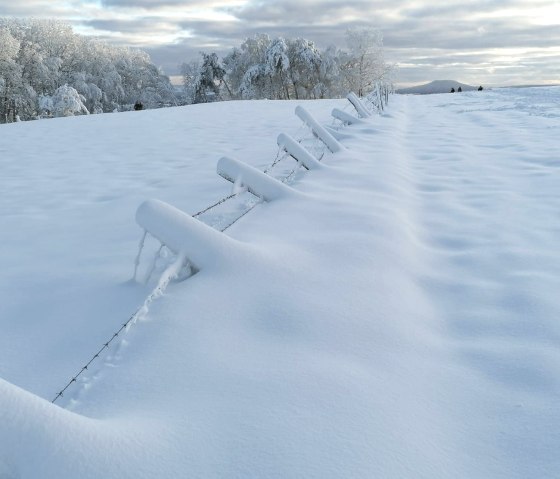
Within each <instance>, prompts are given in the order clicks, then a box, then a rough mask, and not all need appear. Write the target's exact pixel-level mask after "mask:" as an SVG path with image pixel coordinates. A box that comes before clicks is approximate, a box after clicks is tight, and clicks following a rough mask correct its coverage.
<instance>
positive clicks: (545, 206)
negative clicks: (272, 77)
mask: <svg viewBox="0 0 560 479" xmlns="http://www.w3.org/2000/svg"><path fill="white" fill-rule="evenodd" d="M346 103H347V102H345V101H342V100H329V101H312V102H272V101H251V102H249V101H247V102H227V103H215V104H208V105H196V106H188V107H182V108H174V109H166V110H157V111H142V112H131V113H122V114H106V115H99V116H90V117H77V118H65V119H56V120H48V121H39V122H28V123H18V124H9V125H2V126H1V127H0V191H1V198H2V200H1V202H0V235H1V236H0V239H1V245H2V247H1V248H0V264H1V267H2V275H1V276H0V305H1V306H0V333H1V334H0V378H1V379H0V478H2V479H5V478H10V479H12V478H37V477H42V478H55V477H57V478H59V477H69V478H70V477H81V478H83V479H84V478H99V477H106V478H112V477H115V478H117V477H118V478H125V477H126V478H128V477H130V478H152V477H192V478H218V477H220V478H223V477H232V478H233V477H255V478H262V477H267V478H272V477H278V478H297V477H302V478H312V477H315V478H341V477H352V478H365V477H368V478H369V477H380V478H405V477H406V478H407V477H414V478H430V479H433V478H449V477H455V478H474V477H480V478H529V477H531V478H533V477H539V478H552V477H558V476H559V475H560V459H559V456H558V454H557V452H558V450H559V449H560V400H559V398H560V348H559V345H560V341H559V340H560V321H559V318H560V295H559V294H558V291H559V290H560V253H559V250H558V243H559V240H560V189H559V187H558V186H559V185H560V152H559V148H558V145H559V143H558V138H559V137H560V88H557V87H551V88H534V89H503V90H494V91H483V92H469V93H463V94H460V95H458V94H455V95H450V94H444V95H433V96H422V97H418V96H398V95H397V96H393V97H392V98H391V100H390V105H389V108H388V110H387V113H386V114H385V115H383V116H375V117H372V118H371V119H369V120H367V121H365V122H364V123H363V124H360V125H355V126H351V127H347V128H345V129H344V130H343V131H344V132H345V133H347V134H348V135H349V136H348V138H346V139H344V140H342V143H343V145H344V146H345V147H346V148H347V150H346V151H343V152H339V153H336V154H331V153H329V152H326V153H325V155H324V156H323V158H322V163H323V164H324V168H321V169H319V170H313V171H304V170H300V171H299V172H297V174H296V175H295V176H294V177H293V178H292V180H291V181H290V182H289V183H290V184H291V186H292V187H293V188H294V190H295V191H296V194H294V195H287V196H286V197H283V198H281V199H278V200H275V201H272V202H269V203H260V204H258V205H257V206H255V207H254V208H253V209H252V210H251V211H250V213H248V214H247V215H245V216H244V217H243V218H242V219H241V220H239V221H238V222H237V223H235V224H234V225H233V226H231V227H230V228H228V229H227V230H226V232H225V233H224V234H226V235H227V236H228V238H229V239H231V241H228V242H227V250H225V253H224V254H220V255H218V256H217V257H219V258H220V261H215V262H213V263H212V262H211V263H210V264H209V265H208V266H207V267H205V268H201V270H200V271H199V272H198V273H196V274H195V275H194V276H192V277H191V278H189V279H187V280H185V281H182V282H173V283H171V284H170V285H169V287H168V288H167V289H166V290H165V293H164V295H163V296H162V297H160V298H158V299H156V300H155V301H153V302H152V303H151V305H150V307H149V310H148V311H147V313H144V314H142V315H141V317H140V320H139V321H137V322H135V323H134V324H132V325H131V326H130V328H129V329H128V331H127V332H123V333H121V334H120V335H119V337H118V338H117V339H116V340H115V341H113V342H112V343H111V345H110V347H109V348H108V349H109V351H108V352H104V354H103V355H102V356H101V357H100V358H99V359H98V360H96V361H94V362H93V363H92V364H91V365H90V366H89V367H88V369H87V370H86V371H84V373H83V374H82V375H81V376H80V377H79V379H78V380H77V381H76V383H74V384H72V385H71V386H70V387H69V388H68V389H67V390H66V391H65V394H64V396H63V397H61V398H60V399H59V400H58V401H57V403H56V404H54V405H53V404H51V402H50V401H51V400H52V399H53V397H54V396H55V395H56V394H57V392H58V391H60V390H61V388H62V387H64V385H65V384H66V383H67V382H68V380H69V379H71V378H72V377H73V376H74V375H75V374H76V373H77V372H79V371H80V369H81V367H82V366H83V365H84V364H85V363H86V362H87V361H88V360H89V359H90V358H91V357H92V355H93V354H95V352H96V351H97V350H98V349H99V347H100V346H101V345H103V343H104V342H106V341H107V340H108V339H110V338H111V337H112V334H113V333H114V332H115V331H117V330H118V329H119V328H120V327H121V325H122V324H123V323H124V322H125V321H127V320H128V318H129V317H130V315H131V314H132V313H133V312H134V311H135V310H136V309H137V308H138V306H140V305H141V304H142V303H143V301H144V299H145V298H146V297H147V296H148V294H149V293H150V292H151V291H152V290H153V288H154V287H155V285H156V283H157V280H158V275H159V274H161V273H162V271H163V269H164V268H165V267H166V264H168V262H170V261H172V259H171V258H166V257H165V255H164V257H162V258H160V259H159V260H158V264H157V265H156V272H155V273H154V274H153V275H152V277H151V279H149V280H148V281H147V283H145V282H144V278H145V277H146V276H147V272H148V271H149V269H150V267H151V265H150V262H151V261H152V259H151V258H152V257H153V255H154V252H155V250H157V248H158V244H157V242H155V241H154V240H153V239H148V241H147V243H146V245H145V248H144V251H143V253H142V256H141V262H140V267H139V271H138V275H137V280H136V281H131V277H132V274H133V270H134V260H135V257H136V255H137V252H138V243H139V241H140V238H141V236H142V231H141V229H140V228H139V227H138V226H137V224H136V223H135V219H134V218H135V212H136V209H137V208H138V206H139V205H140V204H141V203H142V202H143V201H144V200H146V199H148V198H157V199H160V200H163V201H165V202H167V203H170V204H172V205H174V206H175V207H177V208H179V209H181V210H183V211H185V212H187V213H190V214H193V213H195V212H197V211H199V210H201V209H203V208H204V207H205V206H208V205H210V204H211V203H213V202H214V201H216V200H218V199H220V198H222V197H224V196H226V195H228V194H229V193H230V192H231V189H232V186H231V184H230V183H228V182H226V181H225V180H223V179H222V178H220V177H219V176H218V175H216V163H217V161H218V159H219V158H220V157H222V156H224V155H227V156H232V157H235V158H237V159H239V160H242V161H244V162H246V163H249V164H251V165H253V166H256V167H258V168H259V169H261V170H264V169H265V168H266V167H267V166H268V165H270V164H271V163H272V162H273V160H274V159H275V158H276V157H277V153H278V148H277V145H276V137H277V135H278V134H279V133H281V132H285V133H288V134H290V135H293V136H296V137H299V138H301V137H302V136H305V135H306V134H307V133H306V132H307V130H306V129H305V128H303V129H302V128H301V122H300V121H299V120H298V119H297V118H296V116H295V115H294V113H293V112H294V108H295V107H296V105H298V104H302V105H303V106H304V107H305V108H306V109H308V110H309V111H310V112H311V113H312V114H313V115H314V116H315V117H316V118H317V119H319V120H320V121H321V122H322V123H323V124H331V123H332V120H331V119H330V111H331V109H332V108H333V107H338V108H343V107H346V108H347V109H348V107H347V106H346ZM348 111H351V110H350V109H348ZM294 164H295V163H294V162H293V161H292V160H290V159H285V160H283V161H282V162H281V164H280V165H279V166H277V167H276V169H275V170H274V172H275V173H274V174H276V175H280V173H281V172H282V171H283V170H282V169H285V170H286V171H290V170H291V168H292V167H293V166H294ZM248 196H249V195H248V194H247V193H246V194H245V196H243V195H242V196H240V197H239V198H238V199H236V200H233V201H237V202H238V203H237V204H234V205H233V206H229V207H225V209H223V210H219V209H218V210H216V211H215V212H212V213H211V214H207V215H202V216H201V217H200V219H201V220H203V221H205V222H206V223H208V224H211V225H213V226H215V227H216V228H218V229H222V228H223V227H224V225H227V224H228V223H229V221H230V219H231V218H232V217H234V216H235V214H236V213H238V212H239V211H242V208H243V207H244V205H245V204H248V202H249V201H250V200H248V199H247V197H248ZM228 208H229V209H228ZM166 262H167V263H166Z"/></svg>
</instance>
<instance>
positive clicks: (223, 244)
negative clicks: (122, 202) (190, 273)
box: [136, 200, 238, 269]
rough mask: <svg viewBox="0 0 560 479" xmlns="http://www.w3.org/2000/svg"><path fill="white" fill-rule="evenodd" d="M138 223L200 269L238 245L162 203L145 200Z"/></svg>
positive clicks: (139, 208) (137, 219) (139, 212)
mask: <svg viewBox="0 0 560 479" xmlns="http://www.w3.org/2000/svg"><path fill="white" fill-rule="evenodd" d="M136 222H137V223H138V225H139V226H140V227H141V228H144V229H145V230H146V231H148V232H149V233H150V234H151V235H152V236H153V237H155V238H157V239H158V240H159V241H161V242H162V243H163V244H164V245H165V246H167V247H168V248H169V249H170V250H172V251H174V252H175V253H177V254H184V255H185V256H186V258H187V259H188V260H189V261H191V262H192V264H193V265H194V266H196V267H197V268H199V269H202V268H204V267H205V266H207V265H208V264H210V263H211V262H215V261H216V259H217V258H220V257H223V256H224V255H226V254H227V252H228V251H231V250H232V249H233V248H236V247H237V246H238V244H237V241H235V240H233V239H232V238H230V237H228V236H227V235H225V234H224V233H220V232H219V231H217V230H215V229H214V228H212V227H210V226H208V225H206V224H204V223H203V222H202V221H199V220H197V219H195V218H193V217H192V216H190V215H188V214H186V213H184V212H183V211H181V210H179V209H177V208H175V207H174V206H171V205H169V204H167V203H164V202H163V201H160V200H147V201H144V203H142V204H141V205H140V206H139V207H138V210H137V211H136Z"/></svg>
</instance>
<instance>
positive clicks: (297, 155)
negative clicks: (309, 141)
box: [277, 133, 323, 170]
mask: <svg viewBox="0 0 560 479" xmlns="http://www.w3.org/2000/svg"><path fill="white" fill-rule="evenodd" d="M277 143H278V146H279V147H280V148H282V149H283V150H286V151H287V152H288V154H289V155H290V156H292V157H293V158H294V159H296V160H297V161H301V164H302V165H303V166H305V167H306V168H307V169H308V170H315V169H318V168H321V167H322V166H323V165H321V163H319V161H318V160H317V158H315V157H314V156H313V155H312V154H311V153H309V151H307V150H306V149H305V148H304V147H303V146H302V145H300V144H299V143H298V142H297V141H296V140H294V139H293V138H292V137H291V136H289V135H286V134H285V133H280V134H279V135H278V140H277Z"/></svg>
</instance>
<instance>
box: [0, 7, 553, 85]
mask: <svg viewBox="0 0 560 479" xmlns="http://www.w3.org/2000/svg"><path fill="white" fill-rule="evenodd" d="M0 16H17V17H36V18H59V19H64V20H66V21H68V22H69V23H71V24H72V25H73V26H74V29H75V31H76V32H77V33H81V34H86V35H93V36H96V37H99V38H102V39H104V40H106V41H108V42H111V43H117V44H121V45H129V46H137V47H141V48H142V49H144V50H146V51H148V52H149V53H150V55H151V57H152V60H153V61H154V63H156V64H157V65H159V66H161V67H162V68H163V69H164V71H165V73H167V74H168V75H175V74H177V72H178V65H179V64H180V63H182V62H184V61H189V60H192V59H194V58H196V57H197V54H198V52H199V51H206V52H212V51H214V52H217V53H218V54H220V55H222V54H224V53H226V52H228V51H229V50H230V49H231V48H232V47H234V46H238V45H239V44H240V43H241V42H242V41H243V40H244V39H245V38H246V37H248V36H252V35H253V34H255V33H267V34H269V35H270V36H272V37H274V36H284V37H297V36H302V37H305V38H308V39H310V40H313V41H314V42H315V43H316V44H317V45H318V46H319V47H321V48H324V47H327V46H329V45H330V44H335V45H337V46H339V47H344V32H345V30H346V29H347V28H348V27H351V26H366V25H367V26H374V27H376V28H378V29H379V30H381V32H382V33H383V36H384V44H385V52H386V59H387V60H388V61H389V62H391V63H395V64H398V73H397V81H398V83H400V84H403V85H407V84H414V83H423V82H427V81H430V80H434V79H454V80H459V81H462V82H465V83H471V84H484V85H507V84H535V83H560V0H462V1H458V0H446V1H437V0H431V1H426V0H406V1H401V0H205V1H204V0H82V1H76V0H24V1H15V0H0Z"/></svg>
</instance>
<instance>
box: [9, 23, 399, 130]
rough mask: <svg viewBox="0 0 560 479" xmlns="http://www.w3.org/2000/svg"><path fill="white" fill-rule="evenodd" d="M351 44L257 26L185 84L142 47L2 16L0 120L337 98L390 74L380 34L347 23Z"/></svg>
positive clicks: (201, 63) (186, 71)
mask: <svg viewBox="0 0 560 479" xmlns="http://www.w3.org/2000/svg"><path fill="white" fill-rule="evenodd" d="M346 40H347V49H346V50H341V49H338V48H337V47H335V46H331V47H329V48H327V49H326V50H322V51H321V50H319V49H318V48H317V47H316V46H315V45H314V43H313V42H312V41H310V40H306V39H304V38H297V39H285V38H280V37H279V38H274V39H271V38H270V37H269V36H268V35H264V34H257V35H255V36H254V37H252V38H247V39H246V40H245V41H244V42H243V43H242V44H241V45H240V46H239V47H235V48H233V49H232V50H231V52H230V53H228V54H227V55H226V56H224V57H223V58H219V57H218V55H217V54H216V53H204V52H202V53H201V54H200V55H201V57H200V59H199V60H197V61H191V62H189V63H183V64H182V65H181V72H182V77H183V90H182V91H180V90H178V89H177V88H175V87H173V85H172V84H171V82H170V80H169V78H168V77H167V76H166V75H164V74H163V72H162V71H161V70H160V69H158V68H157V67H156V66H155V65H154V64H153V63H152V62H151V60H150V57H149V55H148V54H147V53H146V52H143V51H142V50H138V49H132V48H125V47H118V46H113V45H109V44H107V43H105V42H101V41H98V40H95V39H92V38H89V37H85V36H81V35H78V34H75V33H74V32H73V30H72V27H71V26H70V25H68V24H67V23H65V22H62V21H58V20H38V19H11V18H10V19H8V18H0V123H9V122H14V121H20V120H31V119H38V118H49V117H55V116H68V115H74V114H89V113H104V112H113V111H124V110H132V109H134V108H135V106H136V109H138V108H160V107H165V106H173V105H180V104H188V103H203V102H210V101H221V100H231V99H262V98H268V99H310V98H336V97H341V96H344V95H346V94H347V93H348V92H349V91H354V92H356V93H358V95H363V94H366V93H368V91H369V90H371V89H372V88H373V85H374V83H375V82H378V81H384V82H387V81H390V77H391V72H392V69H391V67H390V66H389V65H387V64H386V63H385V61H384V57H383V42H382V36H381V34H380V32H379V31H378V30H375V29H372V28H361V29H352V30H348V31H347V32H346Z"/></svg>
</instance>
